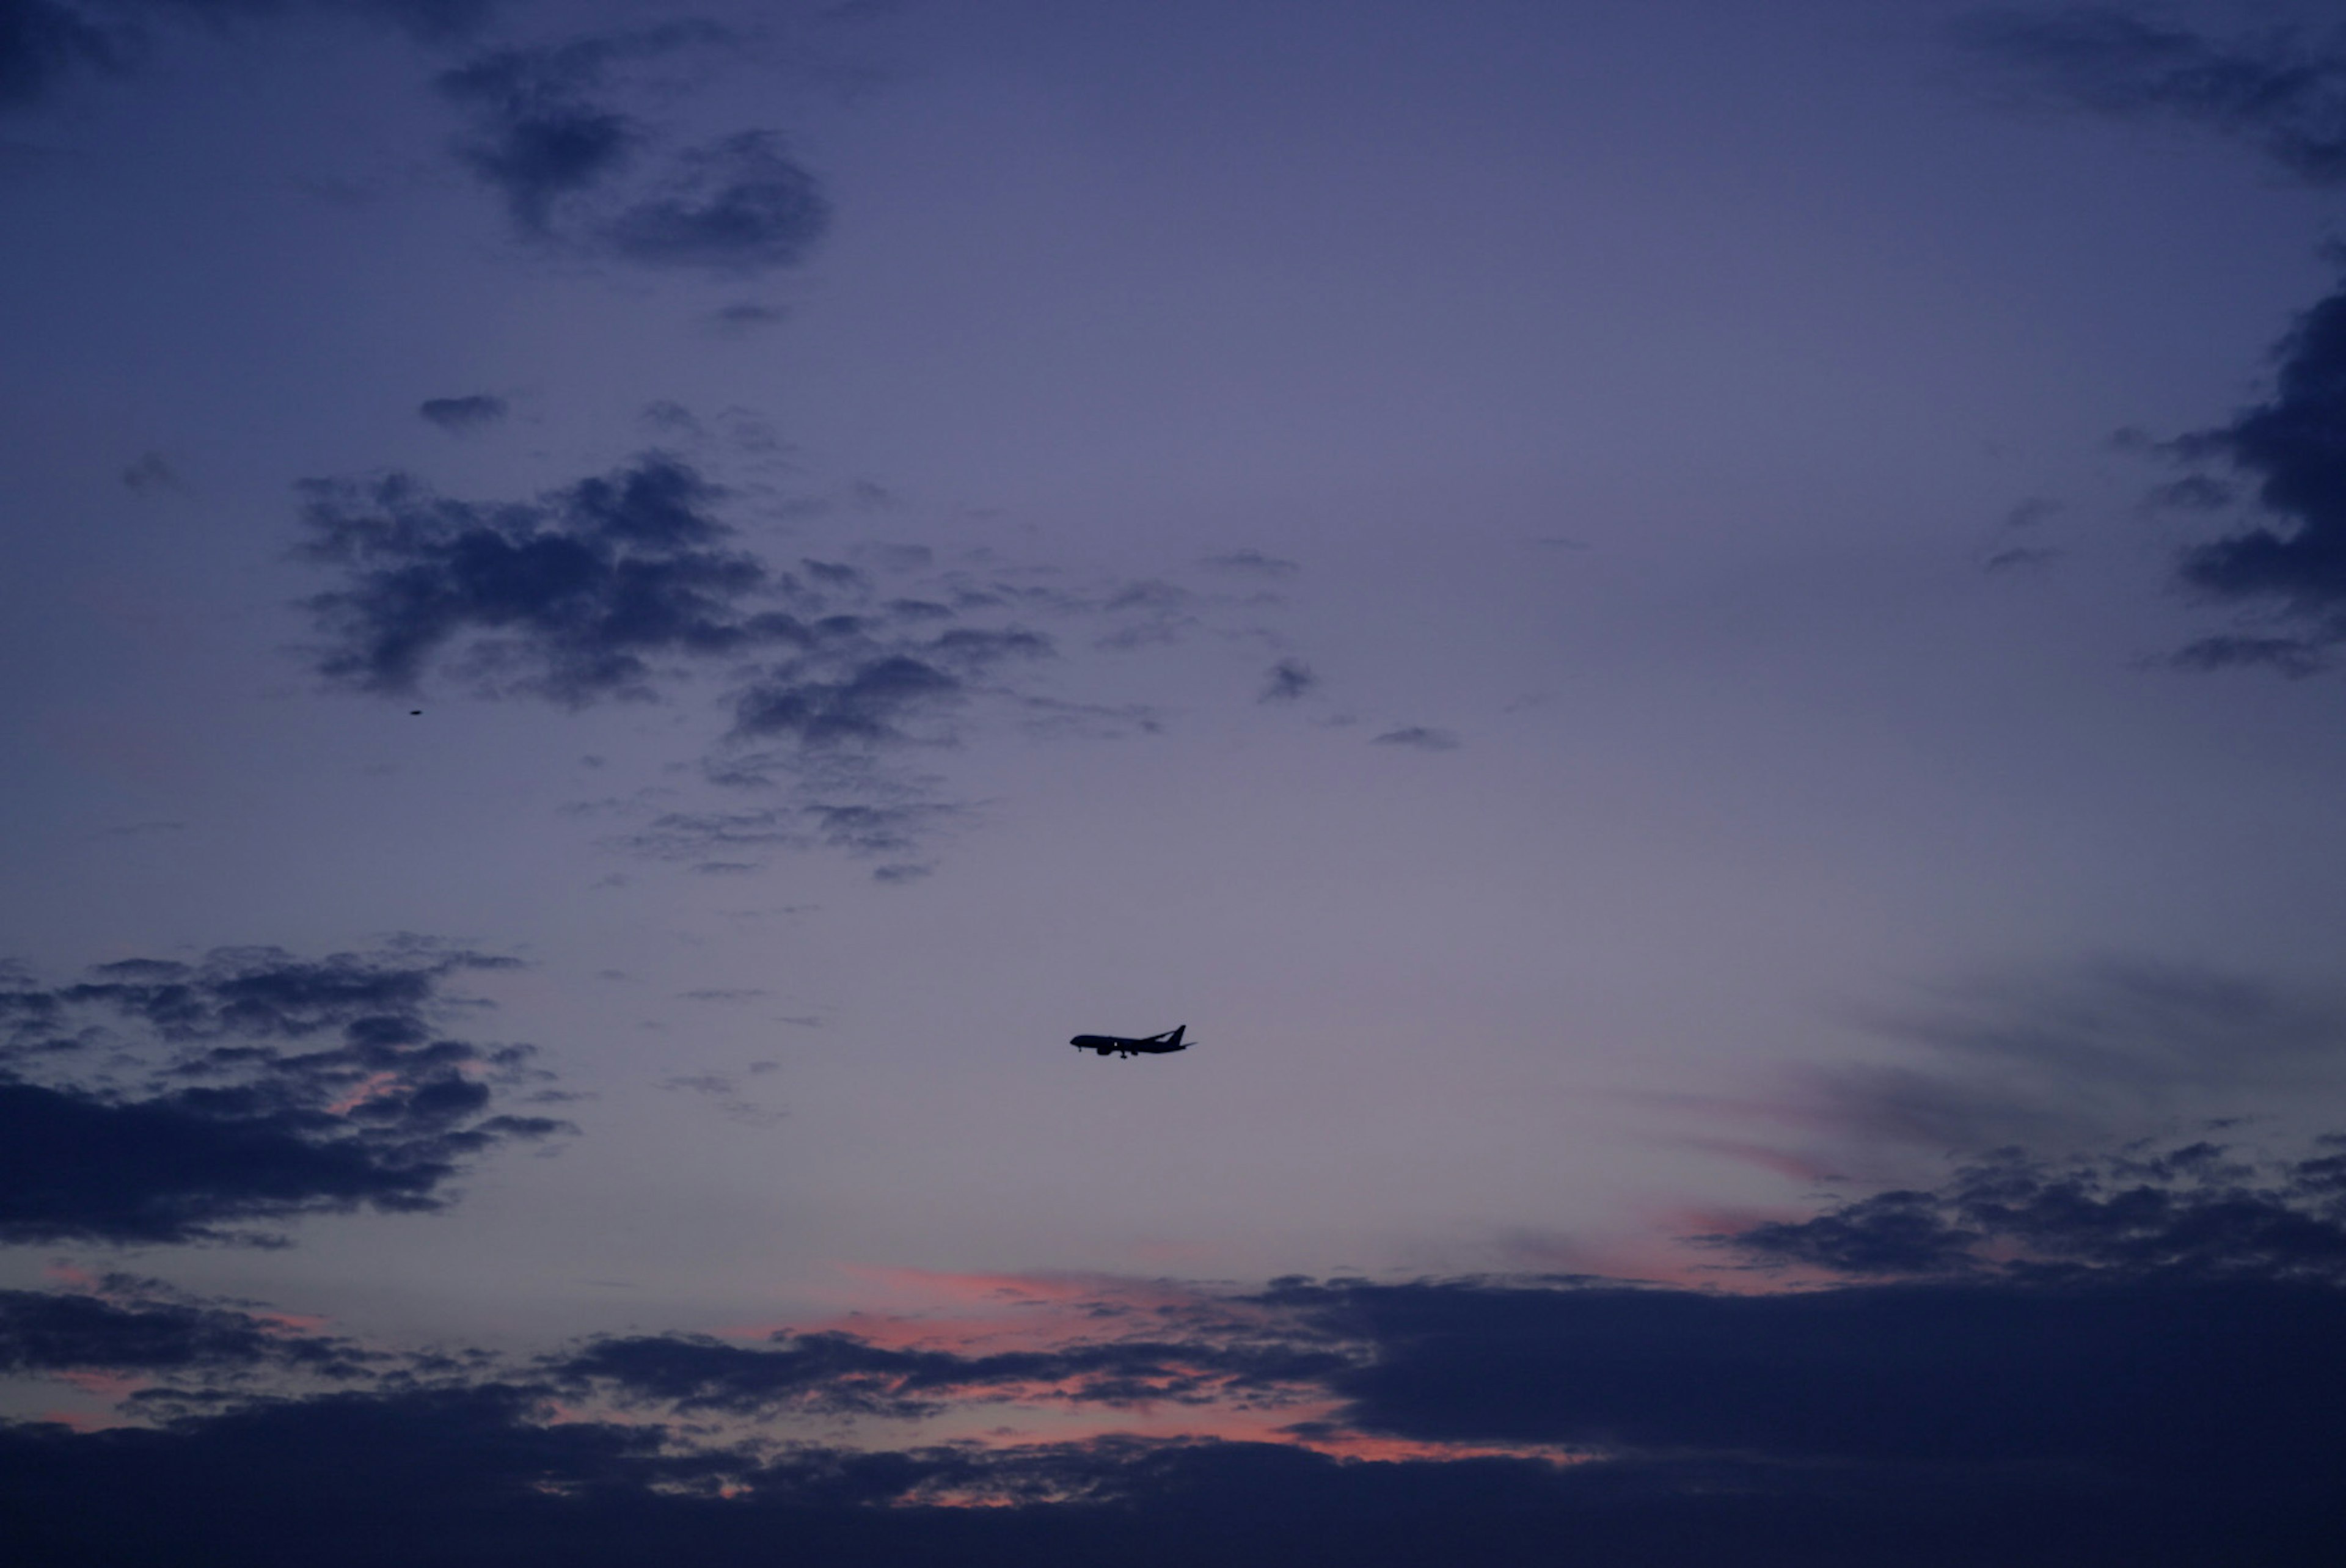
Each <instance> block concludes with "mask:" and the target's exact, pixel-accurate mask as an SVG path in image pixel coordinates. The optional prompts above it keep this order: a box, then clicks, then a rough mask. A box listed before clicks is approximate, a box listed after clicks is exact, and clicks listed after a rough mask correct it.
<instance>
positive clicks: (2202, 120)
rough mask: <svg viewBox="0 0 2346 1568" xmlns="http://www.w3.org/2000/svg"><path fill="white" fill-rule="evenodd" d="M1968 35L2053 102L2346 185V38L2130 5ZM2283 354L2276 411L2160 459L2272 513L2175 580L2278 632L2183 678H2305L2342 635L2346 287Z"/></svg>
mask: <svg viewBox="0 0 2346 1568" xmlns="http://www.w3.org/2000/svg"><path fill="white" fill-rule="evenodd" d="M1961 36H1962V37H1963V39H1964V41H1965V42H1966V43H1967V44H1968V45H1969V46H1971V47H1972V48H1973V49H1974V51H1976V52H1977V53H1978V54H1980V55H1981V56H1984V57H1986V58H1988V59H1990V60H1993V61H1994V62H1996V63H1997V64H1999V65H2000V66H2003V67H2004V68H2005V69H2006V70H2007V71H2009V72H2012V73H2015V74H2016V75H2017V76H2019V77H2020V78H2022V79H2025V80H2026V81H2027V82H2029V83H2031V84H2033V85H2034V86H2035V88H2037V89H2038V90H2039V91H2041V92H2042V93H2043V94H2044V95H2045V96H2046V97H2050V98H2052V99H2054V100H2056V101H2059V102H2063V103H2068V104H2075V105H2078V106H2082V107H2086V108H2088V109H2092V110H2095V111H2096V112H2100V113H2106V114H2112V115H2121V116H2128V117H2145V116H2161V117H2169V118H2174V119H2178V120H2181V121H2185V122H2188V123H2190V124H2194V125H2198V126H2203V127H2208V128H2210V129H2213V130H2215V131H2217V132H2219V133H2220V134H2223V135H2226V136H2229V137H2236V138H2238V139H2239V140H2242V141H2245V142H2247V143H2249V145H2251V146H2253V147H2255V148H2257V149H2258V150H2259V151H2260V152H2262V153H2263V154H2264V155H2265V156H2266V157H2267V158H2269V159H2270V160H2271V161H2272V162H2273V163H2274V164H2276V165H2277V166H2279V167H2280V168H2283V169H2286V170H2287V171H2289V172H2290V174H2292V175H2294V176H2295V177H2297V178H2300V179H2303V180H2306V181H2309V182H2310V183H2313V184H2317V185H2324V186H2328V185H2337V184H2340V183H2341V182H2346V33H2336V34H2332V35H2331V36H2327V37H2325V38H2323V39H2320V40H2315V39H2311V38H2309V37H2308V36H2306V35H2304V34H2303V33H2300V32H2296V31H2290V30H2287V29H2278V30H2272V31H2269V32H2266V33H2264V34H2262V35H2259V36H2255V37H2251V38H2245V39H2235V40H2230V41H2220V40H2216V39H2212V38H2209V37H2208V36H2203V35H2201V34H2199V33H2197V32H2193V31H2190V30H2188V29H2187V28H2182V27H2176V26H2169V25H2162V24H2159V23H2156V22H2153V21H2149V20H2147V19H2145V18H2143V17H2141V16H2139V15H2136V14H2134V13H2132V12H2130V11H2127V10H2122V9H2117V8H2114V7H2087V8H2077V9H2071V10H2066V11H2062V12H2058V13H2054V14H2051V15H2038V14H2030V13H2011V12H1998V13H1994V14H1991V15H1982V16H1975V17H1973V18H1971V19H1970V20H1968V21H1967V22H1965V23H1964V25H1963V26H1962V28H1961ZM2277 357H2278V360H2279V362H2280V363H2279V372H2278V374H2277V376H2276V384H2275V387H2274V391H2273V395H2272V396H2271V397H2270V399H2269V400H2268V401H2267V402H2263V403H2261V404H2259V405H2258V406H2256V407H2253V408H2250V409H2249V410H2247V411H2245V412H2242V413H2241V414H2239V416H2238V417H2237V418H2235V419H2233V420H2232V421H2231V422H2230V423H2227V424H2224V425H2222V426H2219V427H2218V428H2216V429H2213V430H2208V431H2201V432H2198V433H2195V434H2192V435H2188V436H2185V437H2183V438H2182V439H2180V440H2178V441H2175V442H2171V443H2166V445H2165V447H2164V449H2163V450H2164V451H2165V452H2166V453H2167V454H2168V455H2169V456H2172V457H2176V458H2178V459H2181V460H2183V461H2186V462H2188V463H2199V464H2208V465H2219V466H2220V467H2222V468H2225V469H2229V470H2230V471H2231V473H2233V474H2235V475H2237V476H2238V477H2239V478H2240V479H2242V480H2244V481H2246V482H2247V484H2248V485H2249V488H2250V489H2251V490H2252V491H2253V492H2254V495H2255V503H2256V509H2257V511H2258V512H2259V513H2260V514H2261V515H2259V516H2254V517H2251V518H2249V519H2248V520H2247V523H2246V525H2245V526H2243V527H2241V528H2239V529H2238V530H2237V531H2235V532H2233V533H2231V534H2229V535H2226V536H2224V537H2222V538H2219V539H2215V540H2211V541H2209V542H2207V543H2204V544H2200V545H2194V546H2192V547H2190V548H2188V549H2187V550H2185V551H2184V552H2183V554H2182V556H2181V558H2180V559H2179V561H2178V564H2177V581H2178V584H2179V585H2181V586H2182V587H2183V588H2184V589H2186V590H2187V591H2188V592H2189V593H2191V594H2192V595H2194V596H2197V597H2198V598H2200V599H2202V600H2203V601H2205V602H2208V603H2210V604H2215V605H2223V606H2233V607H2235V608H2237V609H2239V610H2240V611H2242V612H2244V613H2246V614H2249V615H2250V616H2255V617H2257V618H2258V619H2259V620H2260V621H2262V622H2264V623H2267V624H2262V625H2257V626H2249V627H2247V628H2245V629H2242V630H2239V631H2234V632H2229V633H2224V634H2219V635H2216V636H2207V637H2202V638H2200V639H2198V641H2196V642H2193V643H2191V644H2189V645H2188V646H2187V647H2184V648H2182V649H2181V650H2180V651H2178V653H2177V654H2175V655H2174V656H2173V657H2171V658H2170V660H2169V661H2168V662H2169V663H2170V664H2172V665H2173V666H2174V667H2178V668H2183V669H2191V670H2201V671H2207V670H2222V669H2236V668H2251V667H2253V668H2268V669H2273V670H2278V671H2280V673H2282V674H2284V675H2289V676H2304V675H2309V674H2311V673H2313V672H2315V671H2316V670H2319V669H2321V668H2322V667H2326V665H2327V664H2328V662H2329V657H2330V654H2331V650H2332V649H2334V648H2335V647H2337V646H2338V645H2339V644H2340V643H2341V642H2346V445H2341V443H2340V442H2339V441H2338V439H2337V432H2338V430H2339V429H2340V428H2341V423H2346V292H2339V293H2333V294H2331V296H2330V297H2329V298H2328V299H2325V300H2321V302H2319V303H2318V304H2316V305H2314V306H2313V307H2312V308H2311V309H2310V310H2309V311H2306V312H2305V313H2304V314H2303V315H2302V316H2301V317H2300V318H2299V320H2298V321H2297V323H2296V325H2295V326H2294V327H2293V328H2292V329H2291V330H2290V333H2289V335H2288V336H2287V337H2286V338H2284V339H2283V340H2282V341H2281V343H2280V348H2279V351H2278V354H2277ZM2232 495H2233V487H2232V486H2231V485H2230V484H2228V483H2225V482H2224V481H2222V480H2219V479H2218V478H2215V477H2213V476H2210V475H2209V474H2207V473H2194V474H2191V475H2188V476H2187V477H2186V478H2184V479H2182V480H2180V481H2178V482H2177V483H2175V484H2168V485H2167V486H2165V487H2164V488H2163V489H2162V490H2161V491H2159V492H2158V493H2157V496H2156V497H2155V499H2156V500H2157V502H2158V503H2159V504H2165V505H2174V506H2181V507H2186V508H2189V509H2194V510H2202V511H2205V510H2212V509H2217V508H2221V507H2224V506H2227V505H2229V504H2230V503H2231V500H2232ZM2006 554H2007V555H2010V554H2011V553H2010V552H2007V553H2006Z"/></svg>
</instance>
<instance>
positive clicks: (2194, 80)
mask: <svg viewBox="0 0 2346 1568" xmlns="http://www.w3.org/2000/svg"><path fill="white" fill-rule="evenodd" d="M1957 32H1958V36H1959V38H1960V39H1961V41H1962V42H1963V43H1964V44H1965V45H1966V46H1969V47H1970V48H1971V49H1973V50H1974V51H1976V52H1977V53H1978V54H1979V55H1981V56H1984V57H1986V58H1987V59H1989V60H1992V61H1994V62H1995V63H1996V64H1998V65H1999V66H2003V67H2004V69H2005V70H2006V71H2008V72H2010V73H2012V74H2013V75H2014V76H2016V77H2018V78H2019V79H2020V80H2022V81H2024V82H2025V83H2026V84H2028V85H2029V86H2031V87H2034V88H2035V89H2036V90H2037V91H2038V92H2039V93H2041V94H2043V95H2044V96H2045V97H2048V98H2050V99H2052V100H2054V101H2056V102H2060V103H2064V104H2074V105H2077V106H2081V107H2085V108H2087V109H2091V110H2094V111H2096V112H2097V113H2102V114H2108V115H2117V116H2127V117H2148V116H2163V117H2169V118H2173V119H2178V120H2182V121H2185V122H2188V123H2190V124H2194V125H2199V126H2204V127H2208V128H2209V129H2212V130H2215V131H2218V132H2219V133H2221V134H2223V135H2226V136H2229V137H2237V138H2239V140H2242V141H2245V142H2247V143H2249V145H2250V146H2252V147H2254V148H2257V149H2258V150H2259V152H2262V153H2263V154H2264V155H2265V156H2266V157H2268V158H2270V159H2272V160H2273V162H2275V163H2276V164H2278V165H2279V166H2280V167H2281V168H2285V169H2287V170H2288V171H2289V172H2290V173H2291V174H2293V175H2295V176H2297V177H2298V178H2300V179H2304V180H2308V181H2310V182H2312V183H2315V184H2321V185H2329V184H2334V183H2337V182H2339V181H2341V180H2346V51H2341V47H2340V40H2339V39H2337V38H2335V37H2333V38H2331V39H2328V40H2325V41H2315V40H2311V39H2309V38H2308V37H2306V36H2304V35H2303V34H2302V33H2300V32H2297V31H2292V30H2289V29H2285V28H2284V29H2274V30H2271V31H2268V32H2266V33H2264V34H2262V35H2260V36H2254V37H2248V38H2239V39H2233V40H2229V41H2227V40H2217V39H2212V38H2209V37H2207V36H2203V35H2201V34H2199V33H2196V32H2193V31H2191V30H2189V29H2188V28H2183V27H2176V26H2168V25H2161V24H2159V23H2157V22H2154V21H2150V20H2148V19H2146V18H2145V17H2143V16H2141V15H2137V13H2135V12H2134V11H2131V10H2127V9H2122V8H2119V7H2117V6H2077V7H2072V8H2069V9H2066V10H2062V11H2056V12H2051V13H2039V12H2020V11H1996V12H1990V13H1986V14H1983V15H1974V16H1972V17H1969V18H1966V19H1965V20H1964V21H1963V22H1962V23H1960V24H1958V28H1957Z"/></svg>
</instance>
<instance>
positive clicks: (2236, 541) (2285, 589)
mask: <svg viewBox="0 0 2346 1568" xmlns="http://www.w3.org/2000/svg"><path fill="white" fill-rule="evenodd" d="M2341 421H2346V292H2340V293H2336V294H2332V295H2331V296H2330V298H2328V299H2326V300H2322V301H2321V303H2319V304H2317V305H2315V306H2314V307H2313V308H2312V309H2311V310H2310V311H2307V312H2306V313H2305V314H2304V315H2303V316H2301V317H2300V318H2299V320H2298V322H2297V325H2296V326H2295V327H2294V328H2293V329H2292V330H2291V331H2290V334H2289V336H2288V337H2287V338H2285V339H2284V340H2282V342H2281V345H2280V372H2279V375H2278V377H2277V384H2276V386H2275V388H2274V393H2273V396H2272V397H2271V399H2270V401H2268V402H2264V403H2262V404H2259V406H2257V407H2255V408H2251V409H2249V410H2248V411H2247V412H2244V413H2242V414H2240V415H2239V417H2238V418H2236V419H2234V420H2233V421H2232V422H2231V423H2229V424H2226V425H2223V426H2220V427H2219V428H2217V429H2215V430H2209V431H2202V432H2199V433H2197V434H2195V435H2191V436H2188V437H2186V438H2184V440H2183V441H2181V442H2179V443H2174V446H2173V448H2172V450H2174V451H2176V452H2177V453H2179V454H2181V455H2184V456H2187V457H2191V458H2200V459H2208V460H2214V461H2218V462H2221V463H2226V464H2229V466H2230V467H2231V468H2233V469H2234V470H2236V471H2237V472H2239V473H2241V474H2243V475H2245V476H2247V477H2248V478H2249V479H2250V480H2251V481H2252V482H2253V483H2254V486H2255V490H2256V494H2257V500H2258V502H2259V504H2260V505H2261V507H2262V509H2263V511H2264V512H2265V514H2267V515H2268V516H2269V517H2270V518H2271V519H2272V520H2273V521H2271V522H2266V523H2259V524H2255V525H2253V526H2250V527H2248V528H2245V529H2242V530H2240V531H2239V532H2237V533H2234V534H2231V535H2227V536H2225V537H2223V538H2220V539H2216V540H2212V541H2209V542H2208V543H2206V544H2201V545H2194V546H2192V547H2191V548H2189V549H2188V550H2186V551H2185V552H2184V553H2183V555H2182V557H2181V559H2180V560H2179V562H2178V565H2177V576H2178V580H2179V581H2180V582H2181V583H2182V584H2183V585H2184V586H2185V587H2186V588H2188V589H2189V590H2191V591H2192V592H2194V593H2196V594H2197V595H2198V596H2200V597H2201V598H2203V599H2206V600H2208V601H2209V602H2212V603H2217V604H2229V605H2237V606H2246V607H2249V608H2251V609H2255V610H2259V611H2262V612H2264V613H2265V614H2267V615H2268V616H2270V617H2272V618H2273V619H2275V620H2276V621H2278V622H2279V623H2280V625H2281V626H2284V627H2286V628H2288V635H2283V636H2270V635H2256V636H2212V637H2207V638H2203V639H2201V640H2200V641H2198V642H2197V643H2194V644H2192V645H2191V646H2190V647H2187V648H2185V649H2184V650H2183V651H2182V652H2181V654H2179V655H2178V663H2180V664H2183V665H2185V666H2186V667H2191V668H2198V669H2219V668H2225V667H2233V666H2238V665H2268V666H2271V667H2277V668H2280V669H2281V670H2283V671H2284V672H2286V673H2290V674H2304V673H2307V672H2309V671H2310V669H2312V668H2313V667H2317V666H2319V665H2320V664H2321V663H2322V662H2323V660H2324V657H2325V654H2326V651H2327V650H2328V649H2330V648H2331V647H2335V646H2336V645H2337V644H2339V643H2340V642H2341V641H2346V452H2341V450H2340V447H2339V444H2338V442H2337V440H2336V436H2335V432H2336V431H2337V429H2338V428H2339V425H2340V423H2341Z"/></svg>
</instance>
